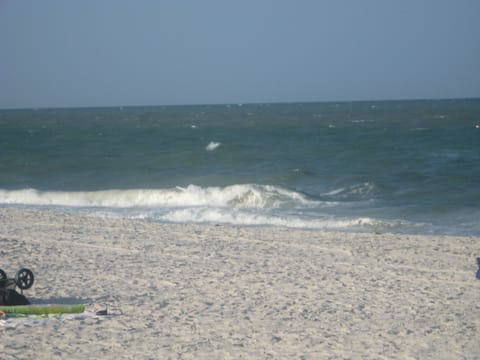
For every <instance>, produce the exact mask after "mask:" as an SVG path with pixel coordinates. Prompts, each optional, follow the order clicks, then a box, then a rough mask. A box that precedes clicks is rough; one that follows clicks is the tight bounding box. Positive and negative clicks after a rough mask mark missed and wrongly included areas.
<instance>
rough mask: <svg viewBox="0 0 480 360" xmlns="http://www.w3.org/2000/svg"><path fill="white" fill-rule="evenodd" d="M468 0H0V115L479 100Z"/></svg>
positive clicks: (478, 55)
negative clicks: (27, 111) (200, 106)
mask: <svg viewBox="0 0 480 360" xmlns="http://www.w3.org/2000/svg"><path fill="white" fill-rule="evenodd" d="M479 15H480V1H479V0H402V1H398V0H361V1H360V0H289V1H287V0H241V1H239V0H237V1H233V0H232V1H230V0H202V1H199V0H135V1H133V0H130V1H126V0H82V1H67V0H41V1H39V0H0V108H41V107H84V106H128V105H178V104H225V103H252V102H253V103H265V102H297V101H305V102H307V101H352V100H387V99H439V98H464V97H480V40H479V39H480V21H479V18H478V17H479Z"/></svg>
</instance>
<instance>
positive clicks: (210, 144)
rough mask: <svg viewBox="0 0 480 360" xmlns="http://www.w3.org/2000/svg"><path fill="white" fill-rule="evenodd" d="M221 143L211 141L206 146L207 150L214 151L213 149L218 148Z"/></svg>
mask: <svg viewBox="0 0 480 360" xmlns="http://www.w3.org/2000/svg"><path fill="white" fill-rule="evenodd" d="M220 145H221V143H219V142H213V141H211V142H210V143H209V144H208V145H207V146H206V147H205V150H207V151H213V150H215V149H216V148H218V147H219V146H220Z"/></svg>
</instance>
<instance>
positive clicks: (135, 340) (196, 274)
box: [0, 209, 480, 359]
mask: <svg viewBox="0 0 480 360" xmlns="http://www.w3.org/2000/svg"><path fill="white" fill-rule="evenodd" d="M0 254H1V262H0V268H2V269H3V270H5V271H6V272H7V273H8V274H9V275H13V274H14V273H15V272H16V271H17V270H18V269H19V268H20V267H28V268H30V269H32V270H33V272H34V274H35V283H34V285H33V287H32V288H31V289H29V290H27V291H25V295H26V296H27V298H29V300H30V301H31V302H32V303H34V304H45V303H61V304H75V303H83V304H85V305H86V311H87V313H88V314H95V312H96V311H98V310H101V309H105V308H107V309H108V313H109V315H108V316H85V317H80V318H74V319H68V318H65V319H56V318H52V319H46V321H39V322H33V323H31V322H30V323H29V322H27V321H26V320H25V319H11V320H10V321H9V323H8V324H6V323H5V321H3V323H2V320H0V323H1V325H0V358H2V359H480V340H479V339H480V280H478V279H476V276H475V274H476V272H477V270H478V266H477V263H476V258H477V257H480V238H479V237H446V236H445V237H444V236H413V235H395V234H372V233H363V234H353V233H328V232H322V231H302V230H292V229H286V228H276V227H234V226H223V225H222V226H208V225H184V224H161V223H152V222H146V221H140V220H138V221H134V220H123V219H104V218H95V217H82V216H74V215H67V214H62V213H56V212H51V211H33V210H20V209H0ZM14 321H15V322H16V323H15V324H13V322H14Z"/></svg>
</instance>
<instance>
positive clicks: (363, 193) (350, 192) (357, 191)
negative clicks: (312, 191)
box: [322, 182, 380, 199]
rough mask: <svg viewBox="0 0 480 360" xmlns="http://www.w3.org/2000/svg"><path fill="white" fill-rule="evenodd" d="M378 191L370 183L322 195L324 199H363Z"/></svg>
mask: <svg viewBox="0 0 480 360" xmlns="http://www.w3.org/2000/svg"><path fill="white" fill-rule="evenodd" d="M379 191H380V188H379V187H378V186H377V185H376V184H374V183H372V182H364V183H360V184H355V185H352V186H349V187H346V188H339V189H335V190H332V191H329V192H327V193H324V194H322V196H324V197H332V198H336V199H351V198H355V199H356V198H365V197H369V196H371V195H374V194H376V193H378V192H379Z"/></svg>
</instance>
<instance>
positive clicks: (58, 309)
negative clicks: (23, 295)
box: [0, 304, 85, 315]
mask: <svg viewBox="0 0 480 360" xmlns="http://www.w3.org/2000/svg"><path fill="white" fill-rule="evenodd" d="M84 311H85V305H83V304H76V305H22V306H0V312H3V313H5V314H22V315H48V314H79V313H83V312H84Z"/></svg>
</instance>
